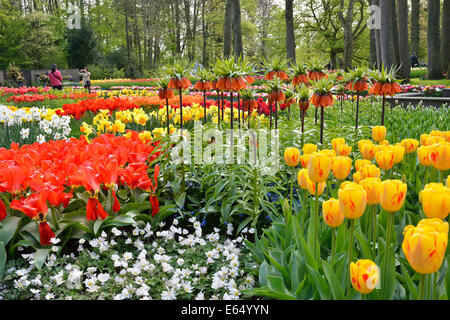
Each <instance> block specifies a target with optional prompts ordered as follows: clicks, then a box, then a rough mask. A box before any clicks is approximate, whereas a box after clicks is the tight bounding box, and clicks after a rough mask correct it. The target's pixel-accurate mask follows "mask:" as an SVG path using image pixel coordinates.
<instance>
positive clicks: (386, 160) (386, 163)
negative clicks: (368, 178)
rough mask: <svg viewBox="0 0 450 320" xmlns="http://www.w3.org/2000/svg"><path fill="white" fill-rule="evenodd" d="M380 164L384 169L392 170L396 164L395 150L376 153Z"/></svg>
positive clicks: (376, 158)
mask: <svg viewBox="0 0 450 320" xmlns="http://www.w3.org/2000/svg"><path fill="white" fill-rule="evenodd" d="M375 160H376V161H377V164H378V166H379V167H380V168H381V169H383V170H391V169H392V167H393V166H394V152H393V151H391V150H383V151H378V152H377V153H376V154H375Z"/></svg>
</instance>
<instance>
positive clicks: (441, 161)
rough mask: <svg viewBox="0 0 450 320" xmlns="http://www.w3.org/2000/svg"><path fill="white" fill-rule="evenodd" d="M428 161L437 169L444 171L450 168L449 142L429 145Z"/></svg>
mask: <svg viewBox="0 0 450 320" xmlns="http://www.w3.org/2000/svg"><path fill="white" fill-rule="evenodd" d="M430 161H431V165H432V166H433V167H435V168H436V169H438V170H441V171H445V170H448V169H450V143H449V142H442V143H436V144H433V145H432V146H431V152H430Z"/></svg>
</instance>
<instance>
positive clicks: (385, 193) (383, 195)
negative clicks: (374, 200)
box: [380, 180, 407, 212]
mask: <svg viewBox="0 0 450 320" xmlns="http://www.w3.org/2000/svg"><path fill="white" fill-rule="evenodd" d="M406 191H407V185H406V183H403V182H402V181H400V180H385V181H383V182H382V183H381V187H380V205H381V207H382V208H383V209H384V210H386V211H388V212H397V211H399V210H400V209H401V207H402V205H403V202H404V201H405V198H406Z"/></svg>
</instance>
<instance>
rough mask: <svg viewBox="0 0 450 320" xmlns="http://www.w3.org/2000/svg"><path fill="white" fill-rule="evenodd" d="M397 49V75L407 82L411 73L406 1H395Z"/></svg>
mask: <svg viewBox="0 0 450 320" xmlns="http://www.w3.org/2000/svg"><path fill="white" fill-rule="evenodd" d="M397 15H398V17H397V23H398V48H399V55H400V60H399V62H400V70H399V75H400V77H401V78H402V79H405V80H408V81H409V77H410V73H411V60H410V58H409V42H408V0H397Z"/></svg>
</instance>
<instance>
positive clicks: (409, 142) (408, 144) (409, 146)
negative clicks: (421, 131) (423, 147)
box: [401, 139, 419, 154]
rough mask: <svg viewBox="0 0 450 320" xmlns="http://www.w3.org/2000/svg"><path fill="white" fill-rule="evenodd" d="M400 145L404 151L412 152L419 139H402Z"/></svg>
mask: <svg viewBox="0 0 450 320" xmlns="http://www.w3.org/2000/svg"><path fill="white" fill-rule="evenodd" d="M401 145H402V146H403V147H404V148H405V153H407V154H409V153H413V152H414V151H416V150H417V147H418V146H419V140H416V139H403V140H402V142H401Z"/></svg>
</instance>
